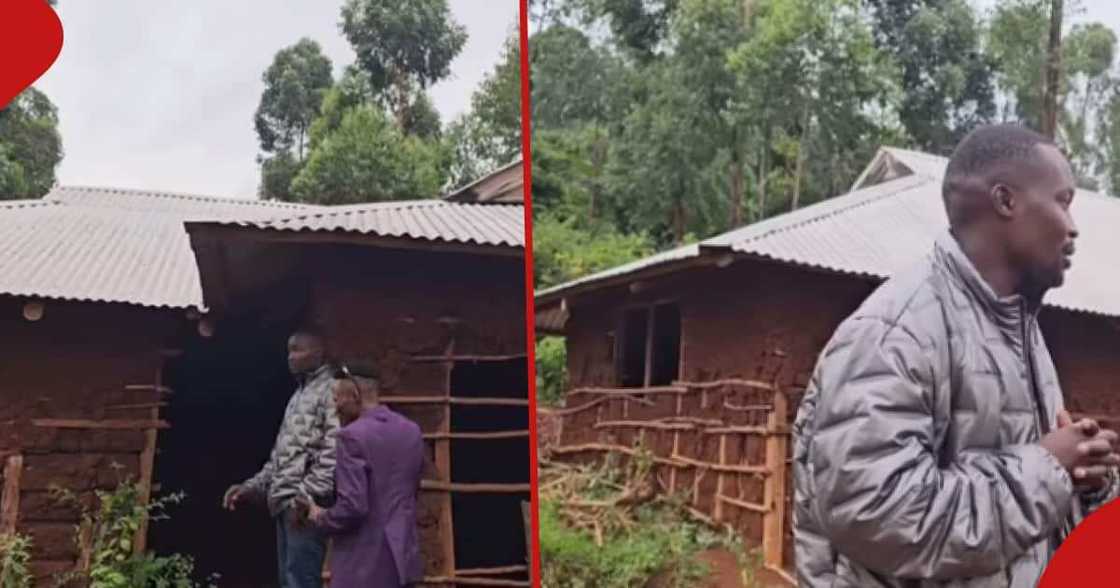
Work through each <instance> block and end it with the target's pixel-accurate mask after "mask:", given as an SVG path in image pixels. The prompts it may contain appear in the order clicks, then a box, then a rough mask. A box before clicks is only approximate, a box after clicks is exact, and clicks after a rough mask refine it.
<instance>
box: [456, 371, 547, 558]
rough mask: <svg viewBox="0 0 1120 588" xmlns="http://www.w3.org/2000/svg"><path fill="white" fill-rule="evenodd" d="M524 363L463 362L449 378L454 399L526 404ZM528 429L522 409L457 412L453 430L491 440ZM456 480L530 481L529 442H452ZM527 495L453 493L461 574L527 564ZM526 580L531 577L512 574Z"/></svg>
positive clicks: (515, 439) (484, 408)
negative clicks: (500, 433)
mask: <svg viewBox="0 0 1120 588" xmlns="http://www.w3.org/2000/svg"><path fill="white" fill-rule="evenodd" d="M528 390H529V381H528V367H527V365H526V363H525V360H524V359H516V360H511V361H487V362H460V363H457V364H456V365H455V367H454V369H453V370H452V372H451V395H452V396H454V397H466V398H472V397H473V398H511V399H514V398H515V399H525V398H528ZM528 429H529V410H528V408H526V407H520V406H513V407H507V406H474V405H453V406H452V407H451V431H452V432H455V433H490V432H498V431H525V430H528ZM451 481H452V482H455V483H461V484H525V483H528V482H529V439H528V438H527V437H511V438H506V439H453V440H452V441H451ZM527 500H529V493H528V492H524V493H492V494H491V493H455V494H452V498H451V512H452V520H453V523H454V534H455V569H457V570H464V569H477V568H494V567H506V566H515V565H525V564H526V553H527V549H526V545H525V528H524V525H523V522H522V521H523V516H522V510H521V503H522V501H527ZM508 579H512V580H527V579H528V575H527V574H512V575H510V576H509V577H508Z"/></svg>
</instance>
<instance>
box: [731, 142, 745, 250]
mask: <svg viewBox="0 0 1120 588" xmlns="http://www.w3.org/2000/svg"><path fill="white" fill-rule="evenodd" d="M738 135H739V134H738V133H735V138H736V140H735V144H734V145H732V146H731V163H730V169H729V170H728V171H729V172H730V174H731V195H730V196H731V226H730V227H729V228H732V229H734V228H735V227H738V226H739V225H741V224H743V154H742V152H741V149H742V148H741V147H740V146H739V144H738V143H739V141H738Z"/></svg>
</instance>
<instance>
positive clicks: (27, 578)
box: [0, 534, 31, 588]
mask: <svg viewBox="0 0 1120 588" xmlns="http://www.w3.org/2000/svg"><path fill="white" fill-rule="evenodd" d="M30 561H31V540H30V539H28V538H27V537H24V536H22V535H19V534H14V535H0V588H31V571H30V570H29V569H28V568H27V564H28V563H29V562H30Z"/></svg>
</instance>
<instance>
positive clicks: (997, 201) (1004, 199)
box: [989, 184, 1017, 218]
mask: <svg viewBox="0 0 1120 588" xmlns="http://www.w3.org/2000/svg"><path fill="white" fill-rule="evenodd" d="M989 195H990V196H991V200H992V207H993V208H995V211H996V214H998V215H1000V216H1002V217H1004V218H1011V217H1012V216H1014V215H1015V206H1016V204H1017V202H1016V201H1015V193H1014V192H1013V191H1012V190H1011V187H1010V186H1008V185H1007V184H996V185H994V186H992V190H991V192H989Z"/></svg>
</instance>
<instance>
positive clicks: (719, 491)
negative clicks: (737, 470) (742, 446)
mask: <svg viewBox="0 0 1120 588" xmlns="http://www.w3.org/2000/svg"><path fill="white" fill-rule="evenodd" d="M719 465H721V466H725V465H727V435H720V436H719ZM724 475H725V474H724V473H723V472H719V473H718V474H716V500H713V501H712V503H713V505H712V518H713V519H715V521H716V522H717V523H719V522H723V501H721V500H719V497H721V496H723V481H724Z"/></svg>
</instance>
